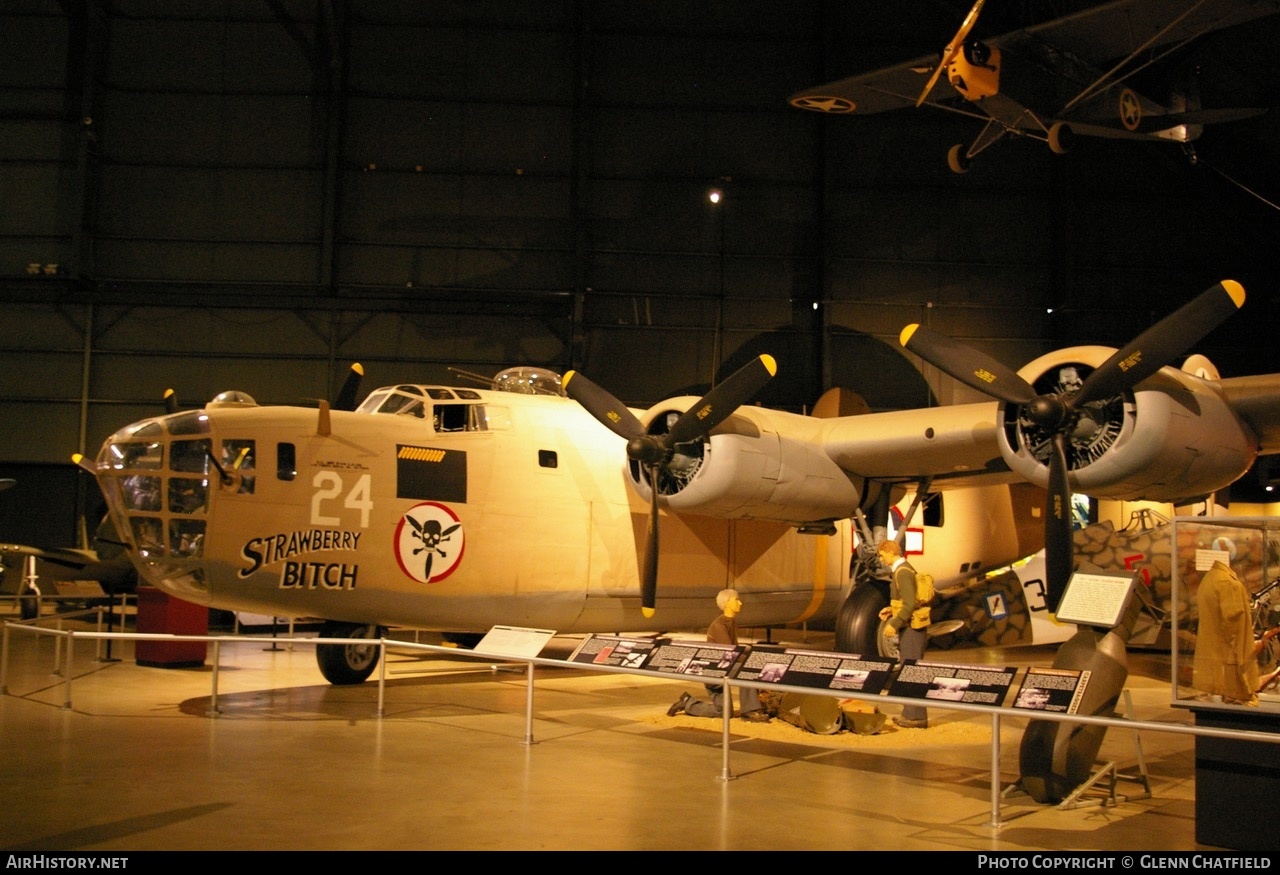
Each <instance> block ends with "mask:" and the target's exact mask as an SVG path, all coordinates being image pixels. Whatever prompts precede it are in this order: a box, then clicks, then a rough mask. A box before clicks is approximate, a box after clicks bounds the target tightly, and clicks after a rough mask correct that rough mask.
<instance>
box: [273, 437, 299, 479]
mask: <svg viewBox="0 0 1280 875" xmlns="http://www.w3.org/2000/svg"><path fill="white" fill-rule="evenodd" d="M297 476H298V454H297V450H296V449H295V448H294V446H293V444H286V443H279V444H276V479H277V480H292V479H293V478H294V477H297Z"/></svg>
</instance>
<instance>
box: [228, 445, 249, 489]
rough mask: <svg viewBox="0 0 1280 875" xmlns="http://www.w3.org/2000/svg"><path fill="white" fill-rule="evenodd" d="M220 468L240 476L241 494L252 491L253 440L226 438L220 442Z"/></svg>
mask: <svg viewBox="0 0 1280 875" xmlns="http://www.w3.org/2000/svg"><path fill="white" fill-rule="evenodd" d="M221 462H222V469H223V470H224V471H226V472H228V473H230V474H238V475H239V476H240V486H239V488H237V489H236V491H237V492H239V493H241V494H252V493H253V482H254V476H253V468H254V464H255V463H254V441H251V440H226V441H223V442H222V459H221Z"/></svg>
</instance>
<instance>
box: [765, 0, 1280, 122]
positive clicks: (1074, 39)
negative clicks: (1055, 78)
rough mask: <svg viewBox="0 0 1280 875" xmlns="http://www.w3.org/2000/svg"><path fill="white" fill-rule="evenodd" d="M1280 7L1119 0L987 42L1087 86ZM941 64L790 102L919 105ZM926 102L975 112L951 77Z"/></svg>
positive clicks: (915, 64)
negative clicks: (1101, 72)
mask: <svg viewBox="0 0 1280 875" xmlns="http://www.w3.org/2000/svg"><path fill="white" fill-rule="evenodd" d="M1276 13H1280V0H1116V2H1113V3H1105V4H1103V5H1101V6H1096V7H1094V8H1092V9H1086V10H1084V11H1083V12H1078V13H1076V14H1074V15H1068V16H1065V17H1063V18H1058V19H1054V20H1053V21H1047V22H1045V23H1043V24H1038V25H1034V26H1032V27H1028V28H1025V29H1023V30H1017V31H1013V32H1011V33H1007V34H1004V35H1002V36H998V37H993V38H989V39H984V40H983V41H984V42H985V43H987V44H989V45H992V46H996V47H998V48H1000V50H1001V51H1005V52H1013V53H1017V54H1019V55H1022V56H1025V57H1027V58H1029V59H1033V60H1034V61H1035V62H1036V63H1040V64H1043V65H1045V66H1046V67H1049V68H1052V71H1053V72H1054V73H1056V74H1057V75H1059V76H1062V77H1064V78H1065V79H1068V80H1076V81H1077V84H1078V87H1080V88H1084V87H1086V86H1087V85H1089V79H1090V78H1092V74H1091V73H1089V72H1086V71H1091V70H1098V69H1106V67H1107V65H1108V64H1111V63H1112V62H1117V61H1118V62H1120V63H1119V64H1117V69H1116V70H1115V71H1114V73H1115V74H1117V75H1118V74H1120V73H1122V72H1123V71H1122V70H1120V69H1119V68H1120V67H1123V66H1124V64H1125V62H1127V61H1129V60H1130V59H1134V60H1140V61H1142V62H1145V61H1146V60H1149V59H1151V58H1152V55H1153V53H1154V51H1155V50H1158V49H1168V48H1170V47H1177V46H1179V45H1181V44H1183V43H1185V42H1188V41H1190V40H1192V39H1195V38H1196V37H1199V36H1202V35H1204V34H1206V33H1211V32H1213V31H1216V30H1221V29H1223V28H1226V27H1231V26H1234V25H1238V24H1243V23H1245V22H1248V21H1252V20H1254V19H1257V18H1261V17H1263V16H1267V15H1273V14H1276ZM937 63H938V56H936V55H926V56H924V57H921V58H917V59H915V60H912V61H907V62H905V63H902V64H898V65H895V66H892V67H885V68H882V69H879V70H873V71H870V72H866V73H860V74H858V75H855V76H850V77H847V78H845V79H839V80H836V81H834V82H829V83H826V84H824V85H818V86H816V87H813V88H807V89H805V90H803V91H800V92H797V93H796V94H793V95H792V96H791V97H790V98H789V102H790V103H791V105H792V106H794V107H797V108H799V109H809V110H815V111H818V112H829V113H854V112H857V113H860V114H867V113H877V112H885V111H888V110H892V109H903V108H907V107H912V106H915V105H916V101H917V100H918V99H919V97H920V93H921V91H922V90H923V89H924V86H925V83H926V82H927V81H928V77H929V74H930V73H931V72H932V70H933V68H934V66H935V65H936V64H937ZM1108 78H1111V77H1110V76H1108V77H1104V80H1105V79H1108ZM925 103H927V104H929V105H932V106H935V107H938V108H942V109H949V110H952V111H956V112H962V113H965V114H974V113H971V112H968V111H967V110H966V109H965V108H964V107H965V105H966V104H965V101H963V100H962V99H961V96H960V94H959V93H958V92H957V91H956V90H955V89H954V88H952V87H951V85H950V84H949V83H948V82H947V79H946V77H945V76H943V77H940V78H939V79H938V81H937V83H936V84H935V85H934V87H933V90H932V91H931V92H930V93H929V96H928V98H927V99H926V100H925ZM1115 136H1123V134H1115Z"/></svg>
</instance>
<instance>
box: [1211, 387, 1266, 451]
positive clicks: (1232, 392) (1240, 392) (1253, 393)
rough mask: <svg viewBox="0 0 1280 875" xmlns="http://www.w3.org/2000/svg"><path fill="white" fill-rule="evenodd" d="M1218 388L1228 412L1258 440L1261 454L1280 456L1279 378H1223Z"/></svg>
mask: <svg viewBox="0 0 1280 875" xmlns="http://www.w3.org/2000/svg"><path fill="white" fill-rule="evenodd" d="M1220 385H1221V386H1222V391H1223V394H1225V395H1226V398H1227V402H1228V403H1229V404H1230V405H1231V409H1232V410H1234V411H1235V412H1236V414H1237V415H1238V416H1239V417H1240V418H1241V419H1243V420H1244V421H1245V422H1246V423H1247V424H1248V426H1249V427H1250V428H1251V429H1252V430H1253V433H1254V435H1256V436H1257V438H1258V447H1259V449H1260V452H1262V453H1264V454H1269V453H1280V374H1261V375H1258V376H1253V377H1226V378H1223V379H1222V381H1221V382H1220Z"/></svg>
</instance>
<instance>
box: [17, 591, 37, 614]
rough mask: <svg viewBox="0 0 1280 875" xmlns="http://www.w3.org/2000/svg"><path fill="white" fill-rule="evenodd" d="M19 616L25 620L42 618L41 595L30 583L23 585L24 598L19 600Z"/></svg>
mask: <svg viewBox="0 0 1280 875" xmlns="http://www.w3.org/2000/svg"><path fill="white" fill-rule="evenodd" d="M18 615H19V617H21V618H22V619H23V620H34V619H35V618H36V617H38V616H40V593H39V591H38V590H37V589H36V588H35V587H33V586H32V585H31V584H29V583H24V584H23V585H22V597H21V598H19V599H18Z"/></svg>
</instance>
